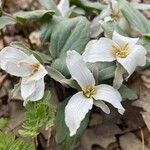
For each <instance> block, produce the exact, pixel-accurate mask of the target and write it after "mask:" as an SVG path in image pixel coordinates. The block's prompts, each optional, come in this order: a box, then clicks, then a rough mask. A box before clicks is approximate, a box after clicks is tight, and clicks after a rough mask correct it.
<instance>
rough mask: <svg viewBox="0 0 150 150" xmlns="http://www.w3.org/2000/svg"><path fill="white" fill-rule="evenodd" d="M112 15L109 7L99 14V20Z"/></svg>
mask: <svg viewBox="0 0 150 150" xmlns="http://www.w3.org/2000/svg"><path fill="white" fill-rule="evenodd" d="M111 13H112V10H111V9H110V7H107V8H104V9H103V10H102V12H101V13H100V19H104V18H105V17H108V16H110V15H111Z"/></svg>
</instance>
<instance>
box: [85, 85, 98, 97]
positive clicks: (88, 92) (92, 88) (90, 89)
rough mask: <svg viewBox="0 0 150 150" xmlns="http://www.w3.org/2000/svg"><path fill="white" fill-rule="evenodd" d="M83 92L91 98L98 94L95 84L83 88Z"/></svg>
mask: <svg viewBox="0 0 150 150" xmlns="http://www.w3.org/2000/svg"><path fill="white" fill-rule="evenodd" d="M83 94H84V95H85V96H86V97H87V98H91V97H92V96H93V95H95V94H96V87H95V86H86V87H85V88H83Z"/></svg>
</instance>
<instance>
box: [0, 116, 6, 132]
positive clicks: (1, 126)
mask: <svg viewBox="0 0 150 150" xmlns="http://www.w3.org/2000/svg"><path fill="white" fill-rule="evenodd" d="M7 125H8V119H7V118H0V130H3V129H5V128H6V127H7Z"/></svg>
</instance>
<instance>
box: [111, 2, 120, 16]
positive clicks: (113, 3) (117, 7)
mask: <svg viewBox="0 0 150 150" xmlns="http://www.w3.org/2000/svg"><path fill="white" fill-rule="evenodd" d="M111 4H112V10H113V12H114V13H115V14H116V13H118V11H119V4H118V2H117V1H116V0H111Z"/></svg>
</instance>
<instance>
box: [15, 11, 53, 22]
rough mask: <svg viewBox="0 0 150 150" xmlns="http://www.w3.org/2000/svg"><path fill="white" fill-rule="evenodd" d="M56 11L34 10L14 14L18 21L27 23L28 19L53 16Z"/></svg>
mask: <svg viewBox="0 0 150 150" xmlns="http://www.w3.org/2000/svg"><path fill="white" fill-rule="evenodd" d="M53 14H54V11H52V10H33V11H19V12H17V13H15V14H14V16H15V18H16V22H17V23H25V22H26V21H28V20H30V21H34V20H37V19H43V18H44V17H47V16H48V17H50V18H52V15H53Z"/></svg>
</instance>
